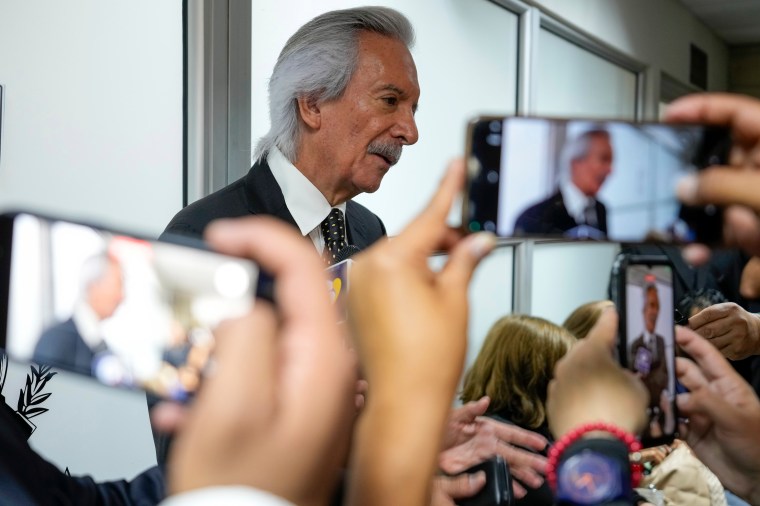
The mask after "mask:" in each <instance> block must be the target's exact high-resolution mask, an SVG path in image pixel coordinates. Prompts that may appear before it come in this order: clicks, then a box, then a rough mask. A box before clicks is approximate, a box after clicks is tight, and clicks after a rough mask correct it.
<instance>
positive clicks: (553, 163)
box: [462, 117, 731, 244]
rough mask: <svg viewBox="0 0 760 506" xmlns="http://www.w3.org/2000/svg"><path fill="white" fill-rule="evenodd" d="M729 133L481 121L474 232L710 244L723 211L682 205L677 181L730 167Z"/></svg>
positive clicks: (466, 209)
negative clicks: (705, 170) (717, 167)
mask: <svg viewBox="0 0 760 506" xmlns="http://www.w3.org/2000/svg"><path fill="white" fill-rule="evenodd" d="M730 147H731V136H730V132H729V130H728V129H726V128H723V127H714V126H706V125H670V124H662V123H632V122H624V121H591V120H580V119H547V118H531V117H480V118H477V119H475V120H473V121H472V122H470V124H469V126H468V129H467V140H466V160H467V166H468V177H467V185H466V195H465V197H464V199H463V206H462V208H463V215H462V226H463V228H464V229H465V231H469V232H476V231H480V230H488V231H491V232H494V233H496V234H497V235H498V236H501V237H538V238H541V237H554V238H557V237H562V238H570V239H592V240H593V239H595V240H610V241H621V242H645V241H657V242H666V243H689V242H704V243H707V244H717V243H719V242H720V238H721V237H722V215H721V213H720V209H718V208H716V207H714V206H705V207H699V208H691V207H684V206H682V205H681V204H680V203H679V202H678V200H677V199H676V196H675V187H676V184H677V181H678V180H680V179H681V178H682V177H684V176H685V175H686V174H689V173H692V172H694V171H697V170H699V169H701V168H704V167H708V166H710V165H719V164H724V163H726V160H727V159H728V153H729V150H730Z"/></svg>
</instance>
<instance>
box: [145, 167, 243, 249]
mask: <svg viewBox="0 0 760 506" xmlns="http://www.w3.org/2000/svg"><path fill="white" fill-rule="evenodd" d="M247 177H248V175H246V176H243V177H241V178H240V179H238V180H237V181H234V182H232V183H230V184H228V185H227V186H225V187H224V188H220V189H219V190H217V191H215V192H213V193H211V194H209V195H206V196H205V197H202V198H200V199H198V200H196V201H195V202H193V203H191V204H188V205H187V206H186V207H184V208H183V209H182V210H180V211H179V212H178V213H177V214H175V215H174V217H173V218H172V219H171V221H170V222H169V224H168V225H167V226H166V229H165V230H164V232H163V233H162V234H161V236H160V239H165V238H166V235H168V234H178V235H184V236H192V237H198V238H200V237H202V236H203V231H204V229H205V228H206V226H207V225H208V224H209V223H211V222H212V221H213V220H216V219H219V218H237V217H239V216H246V215H247V214H249V209H248V205H247V197H246V189H245V179H246V178H247Z"/></svg>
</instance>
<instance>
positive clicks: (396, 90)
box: [380, 83, 419, 113]
mask: <svg viewBox="0 0 760 506" xmlns="http://www.w3.org/2000/svg"><path fill="white" fill-rule="evenodd" d="M380 91H392V92H394V93H398V94H399V95H401V96H402V97H406V96H408V95H407V93H406V92H405V91H404V90H402V89H401V88H399V87H398V86H396V85H395V84H390V83H388V84H384V85H382V86H381V87H380ZM417 109H419V104H414V105H413V106H412V111H413V112H415V113H416V112H417Z"/></svg>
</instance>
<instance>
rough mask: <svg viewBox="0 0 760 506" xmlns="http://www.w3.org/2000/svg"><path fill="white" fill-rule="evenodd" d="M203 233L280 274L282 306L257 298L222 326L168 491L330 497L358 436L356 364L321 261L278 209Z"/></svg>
mask: <svg viewBox="0 0 760 506" xmlns="http://www.w3.org/2000/svg"><path fill="white" fill-rule="evenodd" d="M206 238H207V240H208V242H209V243H210V244H211V245H212V246H213V247H214V248H215V249H217V250H219V251H222V252H225V253H228V254H232V255H237V256H246V257H249V258H252V259H254V260H255V261H256V262H257V263H259V264H260V265H261V267H262V268H263V269H265V270H267V271H268V272H270V273H271V274H273V275H274V277H275V279H276V287H275V290H276V292H275V300H276V301H277V311H275V310H274V308H273V307H272V306H271V305H269V304H267V303H265V302H263V301H257V303H256V305H255V307H254V309H253V311H252V312H251V313H250V314H249V315H248V316H246V317H243V318H240V319H238V320H233V321H228V322H225V323H224V324H223V325H222V326H220V328H219V329H218V331H217V332H216V336H217V347H216V353H215V367H214V371H213V374H211V375H209V377H208V378H207V379H206V381H205V383H204V385H203V388H202V389H201V391H200V393H199V395H198V397H197V399H196V401H195V404H194V405H193V407H192V409H191V412H190V413H189V416H188V418H187V419H186V420H185V421H184V422H183V427H182V430H181V431H180V433H179V436H178V438H177V440H176V441H175V444H174V447H173V449H172V450H173V451H172V453H171V456H170V461H169V487H170V490H171V492H172V493H179V492H185V491H190V490H194V489H198V488H202V487H209V486H218V485H245V486H251V487H255V488H258V489H261V490H265V491H268V492H271V493H273V494H275V495H277V496H280V497H282V498H284V499H287V500H289V501H291V502H293V503H296V504H299V505H304V504H305V505H309V504H324V503H325V502H326V501H327V500H328V498H329V496H330V494H331V492H332V491H333V488H334V486H335V483H336V479H337V477H338V474H339V467H340V465H341V464H343V463H344V459H345V453H346V449H347V445H348V442H349V441H348V439H349V438H350V425H351V421H352V420H353V418H354V413H355V408H354V393H355V383H356V362H355V359H354V358H353V357H352V355H351V353H350V352H349V350H348V348H347V346H346V342H345V339H344V336H343V334H342V333H341V331H340V330H339V327H338V326H337V325H336V324H335V322H336V321H337V318H336V314H335V312H334V308H333V307H332V305H331V304H330V301H329V297H328V294H327V291H326V290H325V278H324V272H323V265H322V264H321V262H320V260H319V257H318V256H317V255H315V254H314V251H313V248H310V245H309V244H308V243H307V242H305V241H304V240H303V238H302V237H300V236H299V235H298V234H295V233H294V232H293V231H292V230H291V229H290V228H288V227H286V226H285V225H283V224H281V223H278V222H276V221H275V220H273V219H270V218H260V217H256V218H244V219H238V220H224V221H220V222H216V223H214V224H212V225H211V226H210V228H209V230H208V231H207V233H206Z"/></svg>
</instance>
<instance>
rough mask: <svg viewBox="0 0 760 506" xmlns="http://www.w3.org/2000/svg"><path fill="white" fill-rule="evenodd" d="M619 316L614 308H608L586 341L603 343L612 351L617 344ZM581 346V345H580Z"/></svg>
mask: <svg viewBox="0 0 760 506" xmlns="http://www.w3.org/2000/svg"><path fill="white" fill-rule="evenodd" d="M617 334H618V315H617V310H616V309H615V308H614V307H608V308H606V309H604V311H602V314H601V315H600V316H599V319H598V320H597V322H596V324H595V325H594V326H593V327H592V328H591V330H590V331H589V333H588V335H587V336H586V339H584V341H585V340H589V341H591V342H597V343H601V344H603V345H604V346H605V348H607V349H609V350H610V351H612V350H614V349H615V347H616V344H617ZM579 344H580V343H579Z"/></svg>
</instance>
